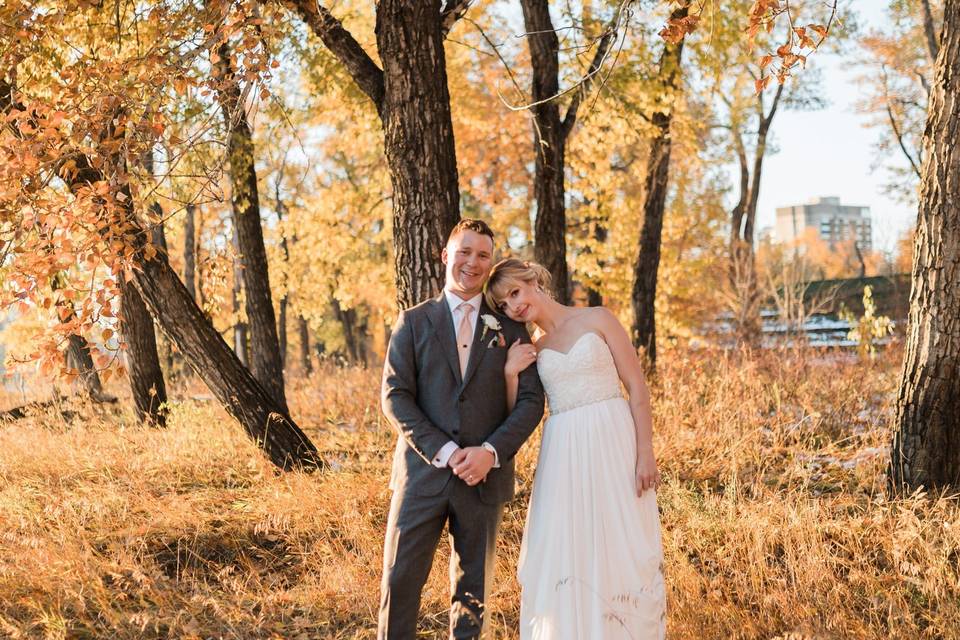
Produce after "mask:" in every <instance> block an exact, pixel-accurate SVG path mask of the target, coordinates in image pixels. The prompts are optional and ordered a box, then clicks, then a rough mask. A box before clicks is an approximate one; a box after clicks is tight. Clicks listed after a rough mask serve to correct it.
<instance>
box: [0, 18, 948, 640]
mask: <svg viewBox="0 0 960 640" xmlns="http://www.w3.org/2000/svg"><path fill="white" fill-rule="evenodd" d="M857 11H858V7H857V6H856V5H855V4H853V3H849V4H844V3H839V4H836V3H833V2H828V3H824V2H789V3H788V2H784V1H783V0H756V1H749V2H748V1H741V0H722V1H718V0H715V1H714V2H686V1H682V2H677V1H673V2H661V1H652V0H650V1H627V0H623V1H608V0H585V1H572V0H571V1H564V2H548V1H547V0H473V1H471V0H445V1H440V0H430V1H425V0H423V1H418V0H380V1H379V2H378V3H372V2H354V1H353V0H335V1H332V2H321V3H316V2H314V1H312V0H259V1H257V0H207V1H205V2H191V1H182V0H151V1H149V2H141V3H134V2H125V1H123V0H116V1H114V2H111V1H106V0H69V1H66V0H65V1H61V2H48V1H43V0H40V1H37V2H30V1H27V0H8V1H7V2H5V3H4V4H3V5H2V6H0V115H2V120H0V124H2V125H3V128H2V130H0V153H2V157H3V160H2V162H0V242H2V251H3V253H2V258H3V259H2V262H0V269H2V275H3V284H4V286H3V290H2V292H0V296H2V302H3V305H4V307H5V309H6V318H5V319H4V320H3V324H2V334H0V343H2V348H3V352H4V354H5V358H6V360H5V363H4V367H5V369H6V377H5V378H4V382H5V386H4V389H3V391H2V392H0V397H2V399H3V402H2V405H3V406H2V408H3V409H4V411H3V422H2V423H0V525H2V526H0V529H2V536H3V542H2V545H0V593H3V594H5V595H4V596H3V597H2V598H0V635H2V636H4V637H12V638H33V637H42V638H101V637H119V638H144V637H146V638H168V637H178V638H179V637H196V638H212V637H224V638H317V637H324V638H326V637H330V638H371V637H373V635H374V627H375V622H374V621H375V619H376V607H377V603H378V584H379V578H380V562H381V543H382V536H383V530H384V526H385V520H386V509H387V504H388V501H389V491H388V488H387V484H388V475H389V464H390V452H391V450H392V446H393V445H392V443H393V441H394V439H395V434H394V432H393V431H392V429H391V428H390V426H389V425H388V424H387V423H386V421H385V420H384V419H383V418H382V416H381V414H380V409H379V397H378V394H379V384H380V366H381V365H382V362H383V358H384V351H385V348H386V344H387V341H388V340H389V337H390V331H391V326H392V324H393V321H394V320H395V318H396V315H397V311H398V309H402V308H406V307H408V306H411V305H413V304H416V303H418V302H421V301H423V300H425V299H426V298H428V297H430V296H434V295H436V294H437V293H438V292H439V290H440V286H441V285H442V279H443V268H442V265H441V264H440V263H439V259H438V257H439V253H440V249H441V248H442V246H443V242H444V240H445V238H446V235H447V232H448V231H449V229H450V228H452V226H453V225H454V224H455V223H456V221H457V220H459V219H460V217H475V218H482V219H483V220H485V221H487V222H488V223H489V224H490V225H491V226H492V227H493V229H494V230H495V232H496V234H497V246H496V250H497V252H498V257H508V256H519V257H521V258H524V259H530V260H536V261H538V262H540V263H542V264H544V265H545V266H546V267H547V268H548V269H549V270H550V271H551V273H552V276H553V283H554V292H553V293H554V295H555V296H556V297H557V299H559V300H561V301H564V302H568V303H571V304H578V305H591V306H593V305H601V304H602V305H604V306H607V307H608V308H610V309H612V310H613V311H614V312H615V313H616V314H617V316H618V317H619V319H620V320H621V322H622V323H623V324H624V326H626V327H628V329H629V331H630V334H631V336H632V338H633V340H634V344H635V346H636V347H637V349H638V353H639V354H640V355H641V357H642V358H643V360H644V363H645V365H646V368H647V373H648V379H649V380H650V383H651V387H652V390H653V395H654V416H655V427H654V433H655V445H656V448H657V456H658V460H659V462H660V465H661V468H662V469H663V473H664V477H665V485H664V487H663V488H662V489H661V490H660V493H659V503H660V508H661V517H662V521H663V526H664V536H665V537H664V544H665V553H666V558H667V561H666V570H665V572H666V575H667V584H668V612H669V635H670V637H675V638H730V637H735V638H784V639H786V638H960V632H958V631H957V629H956V624H955V622H956V620H958V619H960V570H958V564H960V563H958V559H960V510H958V508H957V505H956V501H955V494H956V489H957V488H958V487H960V371H958V368H960V365H958V363H960V327H958V326H957V323H956V322H955V321H952V320H951V319H952V318H956V317H957V314H958V313H960V286H958V285H960V282H958V279H960V269H958V267H957V265H958V264H960V209H958V206H957V202H960V186H958V185H960V155H958V154H957V153H956V152H955V151H953V146H954V141H955V140H956V139H957V136H958V135H960V2H958V1H957V0H946V2H943V1H939V0H911V1H909V2H908V1H901V0H891V1H890V2H888V3H886V5H885V6H884V8H883V12H884V16H885V20H884V22H883V24H882V27H869V28H868V27H863V26H861V25H860V20H859V16H858V13H857ZM828 54H829V55H834V56H838V57H840V58H841V59H842V60H844V61H845V62H846V63H848V64H849V65H850V66H851V67H856V68H857V69H858V72H859V73H860V79H859V81H858V83H857V85H858V86H857V88H856V92H857V95H858V96H859V102H858V108H859V109H860V110H861V111H862V112H863V113H866V114H868V115H869V117H870V124H869V126H870V128H871V131H872V132H873V133H874V135H875V139H876V141H877V148H876V150H875V151H876V158H877V163H876V168H878V169H881V170H882V171H883V172H884V173H883V175H884V179H885V180H886V185H885V186H886V191H887V192H888V194H891V196H892V197H895V198H898V199H899V200H900V201H902V202H903V203H904V206H906V207H909V208H910V209H911V210H913V211H915V212H916V216H915V218H916V224H915V225H914V227H912V228H911V229H909V230H908V231H907V232H906V233H904V234H903V235H902V236H901V237H899V238H898V239H897V240H896V241H895V242H894V243H891V244H889V245H887V246H883V247H878V248H876V249H875V248H873V244H872V243H867V244H864V243H863V242H862V241H860V240H858V239H857V237H856V236H851V237H843V238H840V239H837V240H836V241H827V240H825V239H824V238H822V237H821V236H820V235H818V234H816V233H812V232H808V233H804V234H801V235H799V236H798V237H796V238H794V239H792V240H791V241H789V242H783V241H777V239H776V237H775V235H774V234H772V233H769V232H767V231H763V230H761V229H759V228H758V227H759V224H758V207H759V202H760V193H761V189H763V188H764V181H763V170H764V161H765V160H767V159H768V158H769V157H770V156H771V155H773V154H775V153H776V152H777V151H778V143H777V137H776V131H777V125H778V116H780V117H782V114H783V113H784V112H786V111H790V110H795V111H805V110H817V109H820V108H822V107H823V106H825V98H824V92H823V89H822V82H823V78H822V74H821V72H820V69H819V67H818V59H819V58H820V57H822V56H824V55H828ZM811 135H815V132H811ZM824 147H825V148H824V151H823V153H824V154H828V153H830V148H829V144H828V143H826V142H825V145H824ZM809 162H810V163H816V162H817V158H816V157H813V158H810V159H809ZM857 170H859V169H858V168H852V169H851V171H857ZM795 177H796V180H798V181H803V180H804V179H805V178H804V166H802V165H798V166H797V167H796V168H795ZM811 190H812V191H811V192H812V193H816V186H815V185H813V186H811ZM823 195H826V194H823ZM883 225H884V221H883V220H877V221H875V226H877V227H882V226H883ZM824 323H826V324H824ZM830 323H833V324H830ZM825 326H830V327H834V329H835V333H836V327H840V329H839V331H840V333H839V334H838V336H839V337H837V336H834V339H831V341H828V342H825V343H818V342H817V339H816V334H818V332H819V333H822V332H823V331H824V329H823V327H825ZM538 440H539V436H538V435H537V436H535V437H534V439H533V441H531V442H530V443H529V444H528V445H527V446H526V447H525V448H524V450H523V451H522V452H521V454H520V464H519V473H520V479H519V492H518V494H519V495H518V498H517V500H515V501H514V502H513V503H511V505H510V506H509V508H508V513H507V518H506V522H505V525H504V528H505V531H504V535H503V536H502V538H501V545H500V555H499V558H498V568H497V571H498V574H497V575H498V578H497V586H496V589H495V594H494V602H493V604H492V607H493V610H494V613H493V615H494V631H495V635H496V637H503V638H515V637H517V636H516V624H517V619H518V609H519V592H518V585H517V583H516V578H515V576H514V567H515V566H516V560H517V551H518V548H519V540H520V535H521V533H522V527H523V518H524V513H525V506H526V502H527V499H528V498H529V489H530V481H531V480H532V475H533V467H534V463H535V459H536V450H537V443H538ZM439 556H440V557H438V558H437V561H436V565H435V570H434V573H433V575H432V576H431V579H430V583H429V585H428V588H427V591H426V592H425V595H424V610H423V613H424V616H425V617H424V626H423V633H424V637H443V635H444V633H445V629H446V608H447V606H448V602H447V585H446V577H445V573H446V572H445V565H446V560H447V557H446V552H445V551H442V552H441V553H440V554H439Z"/></svg>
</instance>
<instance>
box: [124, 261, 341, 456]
mask: <svg viewBox="0 0 960 640" xmlns="http://www.w3.org/2000/svg"><path fill="white" fill-rule="evenodd" d="M142 267H143V270H142V271H139V270H138V271H135V272H134V282H135V283H136V286H137V289H139V290H140V292H141V295H142V296H143V299H144V300H145V301H146V303H147V305H148V306H149V308H150V310H151V312H152V313H153V315H154V316H155V317H156V318H157V320H158V321H159V322H160V325H161V326H162V327H163V330H164V332H165V333H166V334H167V335H169V336H170V338H171V339H172V340H173V341H174V343H176V345H177V347H178V348H179V349H180V352H181V353H183V354H184V357H185V358H186V359H187V361H188V362H189V363H190V366H191V367H193V369H194V371H196V373H197V375H198V376H200V378H202V379H203V381H204V382H205V383H206V384H207V386H208V387H210V390H211V391H212V392H213V393H214V395H215V396H216V397H217V399H218V400H219V401H220V402H221V403H222V404H223V405H224V407H225V408H226V409H227V411H228V412H229V413H230V414H231V415H232V416H233V417H235V418H236V419H237V420H238V421H239V422H240V424H241V425H243V428H244V429H245V430H246V432H247V434H248V435H250V437H251V438H253V439H254V440H255V441H256V442H257V444H258V446H261V447H262V448H263V449H264V451H265V452H266V454H267V455H268V456H269V458H270V460H271V462H273V463H274V464H275V465H277V466H278V467H280V468H281V469H284V470H289V469H293V468H306V469H309V468H315V467H319V466H321V465H322V463H321V461H320V458H319V456H318V455H317V450H316V448H315V447H314V446H313V443H311V442H310V440H309V438H307V436H306V435H305V434H304V433H303V432H302V431H301V430H300V429H299V427H297V425H296V424H295V423H294V422H293V420H291V419H290V416H289V414H288V413H287V411H286V409H285V408H284V407H282V406H280V405H279V403H277V402H276V400H275V399H274V397H273V396H272V395H271V394H269V393H268V392H267V391H266V390H265V389H264V388H263V387H262V386H261V385H260V383H259V382H258V381H257V380H256V379H255V378H254V377H253V376H252V375H251V373H250V372H249V371H248V370H247V369H246V368H245V367H244V366H243V364H242V363H241V362H240V360H239V358H237V356H236V354H235V353H234V352H233V351H232V350H231V349H230V347H229V346H228V345H227V343H226V342H224V341H223V338H221V337H220V334H219V333H218V332H217V330H216V329H215V328H214V327H213V325H212V324H210V322H209V320H208V319H207V318H206V316H204V315H203V312H202V311H201V310H200V308H199V307H198V306H197V305H196V303H195V302H194V301H193V299H192V298H191V297H190V293H189V292H188V291H187V289H186V287H185V286H184V285H183V283H182V282H181V281H180V278H178V277H177V274H176V273H174V271H173V269H171V268H170V265H169V263H168V262H167V260H166V257H165V256H161V255H157V256H156V257H155V258H153V259H152V260H147V261H144V262H143V263H142Z"/></svg>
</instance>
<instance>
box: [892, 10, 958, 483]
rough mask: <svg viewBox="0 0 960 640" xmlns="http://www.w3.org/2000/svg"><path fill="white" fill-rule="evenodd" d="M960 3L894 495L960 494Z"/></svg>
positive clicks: (934, 119) (924, 212)
mask: <svg viewBox="0 0 960 640" xmlns="http://www.w3.org/2000/svg"><path fill="white" fill-rule="evenodd" d="M958 139H960V0H946V2H945V3H944V17H943V31H942V34H941V37H940V42H939V52H938V56H937V62H936V72H935V76H934V81H933V86H932V87H931V93H930V106H929V113H928V116H927V126H926V129H925V132H924V136H923V149H924V163H923V169H922V181H921V188H920V207H919V211H918V215H917V231H916V239H915V245H914V258H913V276H912V277H913V287H912V290H911V293H910V318H909V328H908V330H907V342H906V353H905V355H904V361H903V369H902V373H901V376H900V389H899V393H898V395H897V407H896V417H895V418H894V425H893V426H894V430H895V436H894V440H893V449H892V452H891V464H890V483H891V486H892V488H893V490H894V491H911V490H914V489H919V488H921V487H923V488H925V489H928V490H934V491H938V490H945V489H946V490H951V491H954V492H955V491H956V490H957V489H960V323H958V322H957V318H960V208H958V207H957V202H960V149H958V148H957V144H956V141H957V140H958Z"/></svg>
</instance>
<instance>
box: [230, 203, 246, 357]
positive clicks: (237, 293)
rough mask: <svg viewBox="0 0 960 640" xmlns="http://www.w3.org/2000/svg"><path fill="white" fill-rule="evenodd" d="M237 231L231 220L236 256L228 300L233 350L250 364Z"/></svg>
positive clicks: (235, 223) (241, 264)
mask: <svg viewBox="0 0 960 640" xmlns="http://www.w3.org/2000/svg"><path fill="white" fill-rule="evenodd" d="M239 233H240V232H239V231H237V222H236V220H234V221H233V237H232V238H231V240H232V242H233V252H234V254H235V255H236V257H235V258H234V260H233V290H232V292H231V298H230V302H231V304H232V307H231V308H232V310H233V317H234V318H235V320H234V323H233V350H234V352H236V354H237V357H238V358H240V362H242V363H243V366H245V367H249V366H250V341H249V340H248V339H247V323H246V322H244V321H242V320H241V319H240V297H241V293H242V292H243V276H242V275H241V274H240V272H241V271H243V263H242V262H241V260H240V256H241V251H240V240H239V238H238V236H239Z"/></svg>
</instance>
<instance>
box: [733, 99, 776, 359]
mask: <svg viewBox="0 0 960 640" xmlns="http://www.w3.org/2000/svg"><path fill="white" fill-rule="evenodd" d="M782 96H783V85H782V84H778V85H777V91H776V93H775V94H774V98H773V102H772V103H771V104H770V110H769V112H767V111H766V110H765V107H764V104H763V94H762V93H761V94H759V95H758V96H757V123H758V124H757V139H756V148H755V149H754V156H753V170H752V172H751V169H750V167H749V166H748V164H747V155H746V150H745V146H744V144H743V138H742V134H741V132H740V131H739V127H740V126H741V124H740V123H738V122H733V123H732V125H733V128H734V142H735V146H736V148H737V157H738V160H739V162H740V198H739V200H738V202H737V205H736V206H735V207H734V209H733V211H732V212H731V225H730V265H729V277H730V285H731V287H732V289H733V293H734V296H735V298H736V302H737V309H736V312H737V318H736V320H735V324H736V326H737V338H738V340H739V341H741V342H745V343H747V344H755V343H756V342H758V341H759V340H760V334H761V331H762V327H761V321H760V291H759V285H758V281H757V265H756V255H755V254H754V247H753V244H754V225H755V224H756V218H757V205H758V203H759V202H760V184H761V182H760V179H761V176H762V173H763V160H764V158H765V156H766V153H767V136H768V135H769V133H770V126H771V125H772V124H773V118H774V116H776V114H777V108H778V107H779V105H780V99H781V97H782Z"/></svg>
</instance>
